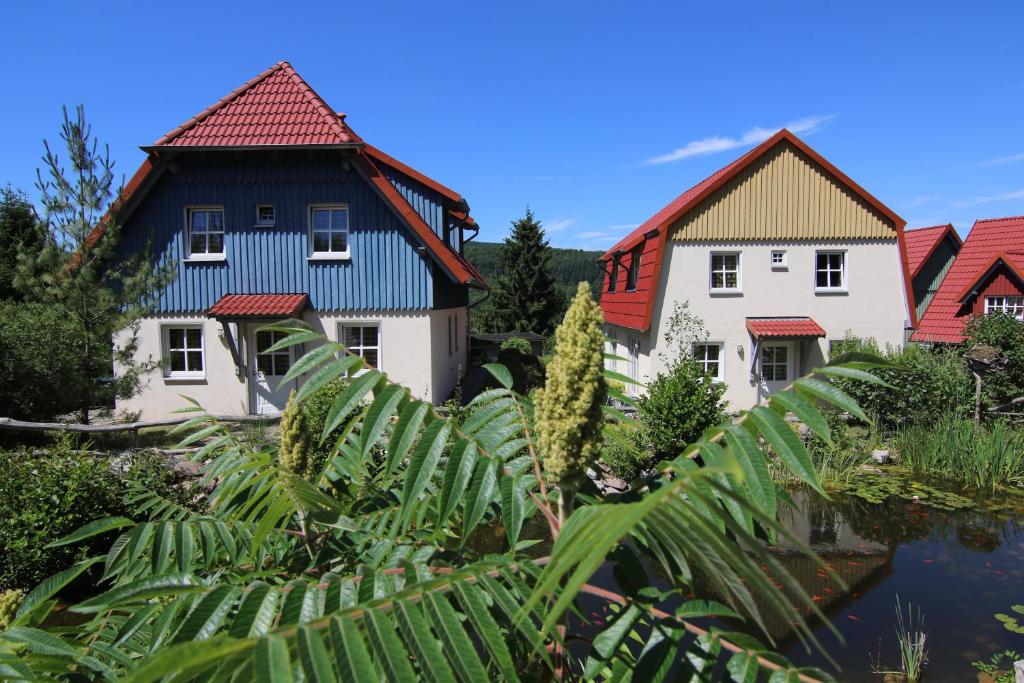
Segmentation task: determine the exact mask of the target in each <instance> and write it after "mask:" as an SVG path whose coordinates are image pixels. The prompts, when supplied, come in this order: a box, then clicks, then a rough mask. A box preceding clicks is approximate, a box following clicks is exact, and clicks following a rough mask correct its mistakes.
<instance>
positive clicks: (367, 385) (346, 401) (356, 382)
mask: <svg viewBox="0 0 1024 683" xmlns="http://www.w3.org/2000/svg"><path fill="white" fill-rule="evenodd" d="M382 376H383V375H381V373H379V372H377V371H376V370H367V371H366V372H364V373H363V374H361V375H357V376H356V377H355V378H354V379H352V380H350V381H349V383H348V386H347V387H345V390H344V391H342V392H341V393H340V394H338V397H337V398H336V399H334V404H333V405H332V406H331V409H330V410H329V411H328V413H327V421H326V423H325V424H324V430H323V432H321V434H320V441H319V443H320V444H321V445H322V444H323V442H324V441H326V440H327V437H328V436H330V435H331V432H333V431H334V430H335V429H337V428H338V427H339V426H340V425H341V423H342V422H344V421H345V420H346V418H348V416H349V414H350V413H351V412H352V411H353V410H355V409H356V408H357V407H358V406H359V404H360V403H362V401H363V398H364V397H365V396H366V394H367V393H369V392H370V391H371V390H372V389H373V387H374V386H376V385H377V383H378V382H380V380H381V377H382Z"/></svg>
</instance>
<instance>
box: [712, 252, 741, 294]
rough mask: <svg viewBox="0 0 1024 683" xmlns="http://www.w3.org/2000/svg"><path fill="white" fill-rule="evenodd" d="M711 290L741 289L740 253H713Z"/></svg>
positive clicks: (736, 290) (732, 290) (733, 290)
mask: <svg viewBox="0 0 1024 683" xmlns="http://www.w3.org/2000/svg"><path fill="white" fill-rule="evenodd" d="M711 291H712V292H738V291H740V255H739V254H736V253H733V254H711Z"/></svg>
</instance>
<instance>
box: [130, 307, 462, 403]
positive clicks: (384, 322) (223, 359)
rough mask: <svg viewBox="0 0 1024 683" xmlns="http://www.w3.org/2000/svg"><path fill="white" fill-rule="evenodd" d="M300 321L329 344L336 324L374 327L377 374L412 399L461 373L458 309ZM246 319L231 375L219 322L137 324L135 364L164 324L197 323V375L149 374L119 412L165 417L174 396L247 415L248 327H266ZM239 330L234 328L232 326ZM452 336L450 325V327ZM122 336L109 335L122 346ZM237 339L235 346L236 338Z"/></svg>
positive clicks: (173, 319)
mask: <svg viewBox="0 0 1024 683" xmlns="http://www.w3.org/2000/svg"><path fill="white" fill-rule="evenodd" d="M449 316H452V317H453V318H456V317H457V318H458V321H459V322H458V332H459V335H461V336H460V338H459V339H458V350H457V351H456V350H455V342H454V340H453V343H452V353H451V354H449V352H448V349H449V346H448V318H449ZM303 319H304V321H305V322H306V323H308V324H309V325H311V326H312V327H313V328H314V329H316V330H317V331H320V332H322V333H323V334H324V335H325V336H327V337H328V338H329V339H331V340H333V341H340V338H339V334H340V331H339V324H340V323H357V322H358V323H376V324H379V326H380V362H379V365H380V369H381V370H382V371H384V372H385V373H387V375H388V377H389V378H390V379H391V380H392V381H394V382H397V383H399V384H402V385H403V386H406V387H408V388H409V389H410V390H411V391H412V393H413V395H415V396H417V397H419V398H424V399H427V400H430V401H432V402H435V403H437V402H441V401H444V400H445V399H446V398H447V397H448V395H449V394H450V393H451V391H452V389H453V388H454V387H455V385H456V384H457V383H458V381H459V377H460V371H461V372H464V371H465V368H466V338H465V333H466V309H465V308H458V309H447V310H437V311H359V312H307V313H306V314H305V315H304V316H303ZM266 322H269V321H263V322H247V323H242V324H241V325H240V326H233V335H234V337H235V339H236V343H237V344H239V353H240V355H241V358H242V361H243V363H244V364H245V367H244V368H243V370H242V371H241V372H236V367H235V362H234V359H233V358H232V355H231V352H230V351H229V348H228V344H227V341H226V340H225V338H224V336H223V332H222V329H223V328H222V325H221V323H220V322H218V321H216V320H211V319H207V318H205V317H204V316H156V317H150V318H146V319H143V320H142V321H140V324H139V333H138V351H137V353H136V357H137V358H138V359H139V360H149V359H152V360H159V359H161V358H162V357H163V353H164V352H163V337H162V327H163V326H166V325H175V324H177V325H182V324H197V325H201V326H202V329H203V336H204V365H205V376H204V377H200V378H190V379H179V378H171V377H165V376H164V373H162V372H161V371H159V370H158V371H154V372H153V373H151V374H150V375H148V376H147V377H146V378H144V379H143V382H142V390H141V391H140V392H139V394H138V395H136V396H134V397H132V398H130V399H124V400H120V401H118V403H117V410H118V411H119V412H122V411H123V412H131V413H135V412H138V413H141V419H144V420H146V419H159V418H163V417H169V416H172V414H173V412H174V411H175V410H178V409H180V408H183V407H186V406H187V405H188V404H187V402H186V401H185V400H184V399H183V398H182V397H181V395H186V396H189V397H191V398H193V399H195V400H197V401H199V403H200V404H201V405H202V406H203V408H204V409H206V410H207V411H209V412H211V413H214V414H217V415H244V414H248V413H249V412H251V411H252V409H253V408H252V399H251V396H250V393H251V388H250V384H251V381H250V379H249V377H248V365H249V360H248V356H249V349H248V348H247V336H248V335H247V332H248V330H249V329H251V328H254V327H257V326H259V325H262V324H266ZM239 327H240V328H241V329H239ZM452 328H453V334H454V328H455V323H454V319H453V322H452ZM125 334H126V333H124V332H122V333H120V334H119V335H117V336H116V337H115V342H120V341H123V340H124V338H125ZM239 340H240V341H239Z"/></svg>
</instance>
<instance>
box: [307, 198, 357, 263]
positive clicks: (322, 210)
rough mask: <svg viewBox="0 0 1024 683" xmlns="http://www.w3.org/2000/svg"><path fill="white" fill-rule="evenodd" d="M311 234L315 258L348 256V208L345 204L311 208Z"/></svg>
mask: <svg viewBox="0 0 1024 683" xmlns="http://www.w3.org/2000/svg"><path fill="white" fill-rule="evenodd" d="M309 232H310V241H311V242H312V244H313V256H328V257H332V258H338V257H346V256H348V207H347V206H345V205H344V204H338V205H334V206H313V207H310V209H309Z"/></svg>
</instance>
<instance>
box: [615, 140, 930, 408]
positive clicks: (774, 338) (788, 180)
mask: <svg viewBox="0 0 1024 683" xmlns="http://www.w3.org/2000/svg"><path fill="white" fill-rule="evenodd" d="M903 226H904V221H903V220H902V219H901V218H900V217H899V216H897V215H896V214H895V213H893V212H892V211H891V210H890V209H889V208H888V207H886V206H885V205H883V204H882V203H881V202H879V201H878V200H877V199H875V198H874V197H873V196H871V195H870V194H869V193H868V192H867V191H866V190H864V189H863V188H861V187H860V186H859V185H857V184H856V183H855V182H854V181H853V180H851V179H850V178H849V177H847V176H846V175H845V174H843V173H842V172H841V171H839V170H838V169H837V168H836V167H835V166H833V165H832V164H831V163H829V162H828V161H827V160H825V159H824V158H823V157H821V156H820V155H819V154H818V153H817V152H815V151H814V150H812V149H811V148H810V147H808V146H807V145H806V144H805V143H804V142H803V141H802V140H800V139H799V138H797V137H796V136H795V135H793V134H792V133H790V132H789V131H786V130H783V131H780V132H779V133H777V134H776V135H774V136H773V137H772V138H770V139H769V140H767V141H765V142H764V143H762V144H761V145H759V146H758V147H756V148H755V149H753V150H751V151H750V152H748V153H747V154H745V155H743V156H742V157H740V158H739V159H737V160H736V161H734V162H733V163H731V164H729V165H728V166H726V167H724V168H722V169H720V170H719V171H717V172H715V173H714V174H712V175H711V176H710V177H708V178H706V179H705V180H703V181H701V182H700V183H698V184H697V185H695V186H694V187H692V188H690V189H689V190H687V191H686V192H684V193H683V194H681V195H680V196H679V197H677V198H676V199H675V200H673V201H672V202H671V203H670V204H668V205H667V206H666V207H665V208H663V209H662V210H661V211H659V212H658V213H656V214H655V215H654V216H652V217H651V218H650V219H649V220H648V221H646V222H645V223H644V224H642V225H641V226H640V227H639V228H637V229H636V230H634V231H633V232H632V233H630V234H629V235H628V236H626V237H625V238H624V239H623V240H621V241H620V242H619V243H618V244H616V245H615V246H614V247H613V248H612V249H610V250H609V251H608V252H607V253H606V254H604V256H603V257H602V267H603V268H604V270H605V279H604V285H603V287H602V294H601V307H602V310H603V312H604V316H605V321H606V323H607V332H608V335H609V338H610V340H611V341H610V345H611V346H612V347H613V348H612V349H611V350H612V351H613V352H614V353H615V355H617V356H620V357H621V358H623V359H624V360H620V361H609V362H610V363H614V365H615V369H616V370H617V371H619V372H621V373H623V374H626V375H627V376H630V377H632V378H634V379H636V380H637V381H639V382H641V383H643V382H646V381H648V380H649V379H650V378H652V377H654V376H655V375H657V374H658V373H660V372H662V371H664V370H665V369H666V367H667V363H668V361H669V354H670V353H671V351H670V349H669V345H668V342H667V340H666V332H668V324H669V320H670V318H671V316H672V313H673V310H674V308H675V307H676V305H677V304H681V303H683V302H687V303H688V306H689V309H690V311H691V312H692V313H694V314H696V315H697V316H698V317H699V318H700V319H701V320H702V321H703V323H704V326H705V328H706V329H707V332H708V339H707V340H706V341H704V342H701V343H699V344H695V345H694V347H693V349H692V352H693V354H694V356H695V357H696V358H697V359H698V360H699V361H700V362H701V363H703V364H704V365H705V367H706V368H707V369H708V370H709V371H710V372H711V374H712V375H714V377H715V379H716V381H721V382H725V383H726V385H727V387H728V389H727V391H726V394H725V398H726V400H727V401H729V403H730V405H731V408H733V409H742V408H749V407H750V406H752V405H753V404H755V403H756V402H757V401H759V400H761V399H763V398H764V397H765V396H767V395H768V394H770V393H771V392H773V391H777V390H779V389H781V388H783V387H785V386H786V385H788V384H789V383H790V382H792V381H793V380H794V379H796V378H797V377H799V376H800V375H801V374H803V373H806V372H807V371H809V370H810V369H812V368H814V367H816V366H818V365H820V364H822V363H824V362H826V360H827V358H828V356H829V347H830V345H831V343H832V342H835V341H839V340H841V339H843V338H844V337H845V336H846V335H847V334H854V335H857V336H860V337H872V338H874V339H875V340H877V341H878V342H879V343H880V344H882V345H885V344H893V345H895V346H899V345H902V344H903V342H904V339H905V334H906V330H907V329H908V328H910V327H912V326H913V325H914V324H915V323H916V315H915V311H914V307H913V296H912V292H911V289H910V277H909V268H908V264H907V251H906V245H905V242H904V235H903Z"/></svg>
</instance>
